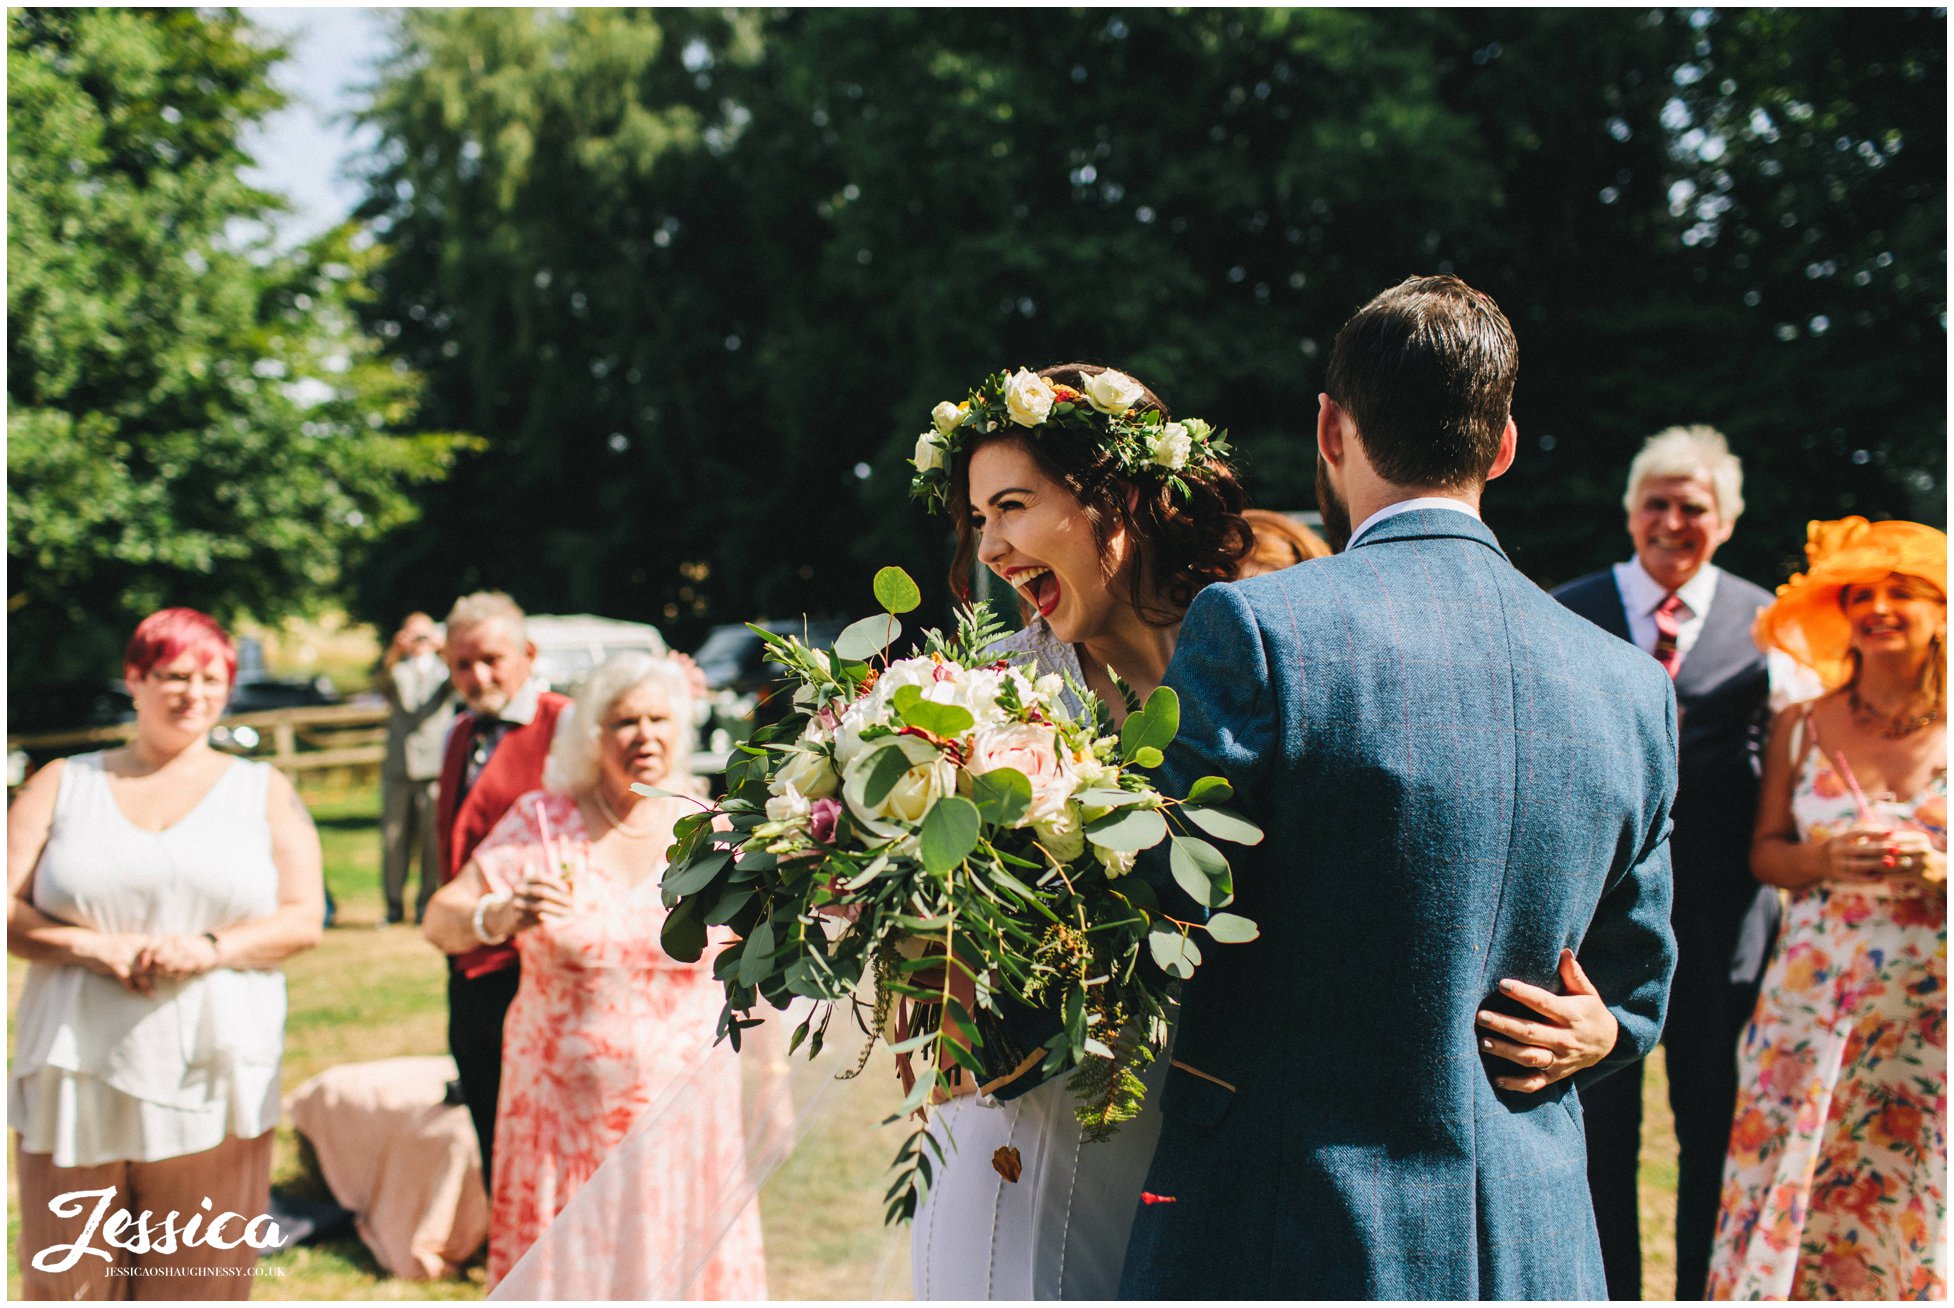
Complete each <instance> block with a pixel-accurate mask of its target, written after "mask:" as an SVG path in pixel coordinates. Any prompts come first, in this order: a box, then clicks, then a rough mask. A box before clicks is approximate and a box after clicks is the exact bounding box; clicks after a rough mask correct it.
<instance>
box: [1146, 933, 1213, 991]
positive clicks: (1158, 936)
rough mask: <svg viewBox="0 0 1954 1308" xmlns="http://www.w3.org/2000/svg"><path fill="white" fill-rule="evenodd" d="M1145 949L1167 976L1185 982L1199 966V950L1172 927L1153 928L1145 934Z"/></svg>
mask: <svg viewBox="0 0 1954 1308" xmlns="http://www.w3.org/2000/svg"><path fill="white" fill-rule="evenodd" d="M1147 948H1148V950H1150V951H1151V952H1152V954H1153V961H1154V962H1155V963H1157V964H1159V966H1160V970H1161V971H1163V972H1165V973H1167V974H1168V975H1169V976H1175V977H1179V978H1180V979H1181V980H1183V981H1185V980H1186V979H1187V978H1188V977H1191V976H1193V975H1194V969H1195V968H1197V967H1199V966H1200V965H1201V950H1200V948H1199V947H1198V946H1196V945H1195V943H1194V942H1193V941H1192V940H1190V939H1188V938H1187V937H1186V936H1184V935H1182V934H1181V933H1180V932H1179V931H1176V930H1174V929H1173V928H1172V927H1155V928H1154V929H1153V930H1152V931H1150V932H1148V933H1147Z"/></svg>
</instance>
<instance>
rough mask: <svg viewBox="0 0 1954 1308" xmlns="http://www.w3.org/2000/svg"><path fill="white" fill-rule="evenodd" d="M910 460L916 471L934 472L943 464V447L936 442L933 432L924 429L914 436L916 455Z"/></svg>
mask: <svg viewBox="0 0 1954 1308" xmlns="http://www.w3.org/2000/svg"><path fill="white" fill-rule="evenodd" d="M910 462H911V463H913V464H915V465H916V471H918V472H934V471H935V470H936V469H938V468H940V467H942V466H943V447H942V446H941V445H939V444H937V441H936V433H935V432H933V431H926V432H924V433H923V434H922V435H921V436H918V437H917V438H916V456H915V457H914V458H912V459H911V460H910Z"/></svg>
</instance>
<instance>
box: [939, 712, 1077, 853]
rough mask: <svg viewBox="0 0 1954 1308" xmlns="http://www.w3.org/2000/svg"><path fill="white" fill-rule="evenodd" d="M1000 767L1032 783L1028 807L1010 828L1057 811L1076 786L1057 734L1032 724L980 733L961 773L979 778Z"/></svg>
mask: <svg viewBox="0 0 1954 1308" xmlns="http://www.w3.org/2000/svg"><path fill="white" fill-rule="evenodd" d="M1001 768H1011V769H1013V770H1015V771H1018V772H1022V773H1023V774H1024V776H1025V779H1026V780H1027V781H1029V782H1031V808H1030V810H1029V811H1028V812H1026V814H1025V815H1024V817H1022V818H1020V819H1019V820H1018V821H1017V822H1015V823H1013V824H1012V825H1013V826H1020V827H1022V826H1025V825H1028V824H1029V823H1032V822H1037V821H1040V820H1041V819H1044V818H1048V817H1050V816H1052V815H1053V814H1055V813H1057V812H1059V811H1060V810H1062V809H1063V808H1064V807H1065V801H1066V800H1068V799H1070V798H1071V797H1072V791H1073V788H1074V787H1075V786H1076V785H1077V782H1076V781H1075V780H1074V778H1073V776H1072V774H1071V772H1070V771H1069V770H1068V769H1067V768H1066V766H1065V764H1064V763H1063V762H1062V761H1061V759H1060V756H1059V752H1058V733H1057V732H1056V731H1054V730H1052V728H1050V727H1046V726H1040V725H1038V724H1037V723H1034V722H1013V723H1010V724H1009V725H1006V726H999V727H990V728H987V729H984V730H980V731H978V732H977V734H976V735H975V736H974V737H973V738H972V739H971V742H970V757H969V759H968V760H967V761H966V762H965V763H964V770H965V771H967V772H969V773H970V774H971V775H972V776H982V775H983V774H984V773H986V772H995V771H997V770H999V769H1001Z"/></svg>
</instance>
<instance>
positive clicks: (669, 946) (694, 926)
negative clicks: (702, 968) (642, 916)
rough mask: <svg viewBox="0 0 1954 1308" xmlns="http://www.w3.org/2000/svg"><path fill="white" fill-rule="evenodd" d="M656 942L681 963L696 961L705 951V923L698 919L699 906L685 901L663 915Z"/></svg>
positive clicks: (669, 955) (668, 954)
mask: <svg viewBox="0 0 1954 1308" xmlns="http://www.w3.org/2000/svg"><path fill="white" fill-rule="evenodd" d="M658 944H659V947H660V948H662V949H663V950H664V951H665V953H666V955H667V956H668V957H671V958H675V959H677V960H678V961H679V962H681V963H696V962H698V961H699V956H700V955H701V954H703V953H705V952H706V924H705V923H704V922H701V921H700V920H699V907H698V905H697V904H696V903H692V902H689V901H688V902H687V903H683V904H680V905H679V906H678V907H677V908H675V909H673V910H672V911H671V912H669V913H667V914H666V915H665V923H664V925H663V926H661V927H660V928H659V929H658Z"/></svg>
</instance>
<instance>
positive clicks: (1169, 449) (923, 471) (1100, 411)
mask: <svg viewBox="0 0 1954 1308" xmlns="http://www.w3.org/2000/svg"><path fill="white" fill-rule="evenodd" d="M1145 395H1146V391H1145V388H1144V387H1142V386H1141V385H1140V383H1139V382H1137V381H1135V380H1133V378H1131V377H1129V376H1127V375H1126V374H1125V373H1123V372H1114V371H1112V370H1110V369H1108V370H1107V371H1105V372H1101V373H1095V374H1093V375H1092V376H1090V377H1086V378H1084V379H1083V381H1082V382H1081V383H1080V386H1079V387H1077V388H1075V387H1071V386H1065V385H1061V384H1059V383H1056V382H1053V381H1050V380H1049V379H1047V378H1044V377H1040V376H1039V375H1038V374H1037V373H1035V372H1032V371H1031V370H1030V369H1029V368H1020V369H1018V370H1017V371H1016V372H1015V373H1010V374H1006V373H1001V372H1000V373H998V374H997V375H995V376H994V377H992V378H990V380H988V381H986V382H985V383H984V384H983V385H981V386H979V387H978V388H977V389H976V390H973V391H972V392H970V397H969V398H968V399H966V400H964V401H963V402H962V403H960V404H956V403H952V402H951V401H949V400H945V401H944V402H943V403H941V404H939V405H937V406H936V408H934V409H932V410H931V411H930V430H928V431H926V432H924V433H923V434H922V435H921V436H918V437H917V438H916V453H915V456H914V457H913V458H911V459H910V463H912V464H913V465H914V466H915V468H916V475H915V477H914V478H913V479H912V480H911V481H910V483H909V494H910V496H911V498H914V499H919V500H923V501H925V502H926V503H927V504H928V505H929V508H930V511H931V512H938V511H947V510H948V509H949V500H950V460H951V459H952V458H954V457H955V456H956V455H957V453H958V452H959V451H961V450H963V449H966V448H968V446H969V445H970V443H971V442H972V441H973V440H974V439H975V438H976V437H979V436H983V435H986V434H988V433H991V432H995V431H999V430H1008V429H1009V426H1012V425H1014V426H1017V427H1022V428H1024V429H1025V430H1026V431H1028V432H1030V433H1032V434H1033V435H1036V434H1037V433H1038V432H1040V431H1041V430H1045V429H1049V428H1054V427H1057V428H1065V429H1070V430H1073V431H1089V432H1093V433H1095V434H1096V435H1097V436H1098V437H1099V441H1100V444H1102V445H1103V446H1105V448H1106V449H1107V450H1109V451H1110V452H1111V453H1112V456H1113V461H1114V463H1115V464H1116V465H1117V466H1118V468H1119V471H1120V473H1121V475H1123V476H1127V477H1132V478H1136V479H1137V478H1155V479H1159V480H1163V481H1165V483H1166V484H1167V485H1168V486H1169V487H1171V488H1172V489H1173V491H1174V493H1175V494H1177V495H1180V496H1183V497H1185V496H1187V495H1188V493H1189V492H1188V488H1187V482H1186V481H1185V480H1183V478H1182V476H1181V474H1182V473H1183V472H1184V471H1185V470H1186V469H1187V468H1189V467H1190V466H1199V465H1201V464H1204V463H1207V462H1210V461H1212V460H1215V459H1221V458H1225V457H1226V456H1227V455H1228V452H1229V450H1228V436H1227V433H1226V432H1218V431H1216V430H1214V429H1213V428H1212V427H1210V426H1209V425H1208V424H1207V423H1205V422H1202V421H1201V420H1200V419H1199V418H1184V419H1182V420H1181V421H1179V422H1169V421H1167V418H1166V415H1165V414H1163V413H1161V412H1160V410H1158V409H1154V408H1148V409H1146V410H1145V411H1143V412H1135V408H1136V406H1138V405H1139V404H1141V403H1142V402H1143V400H1144V399H1145Z"/></svg>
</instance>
